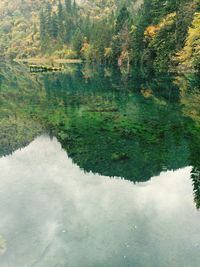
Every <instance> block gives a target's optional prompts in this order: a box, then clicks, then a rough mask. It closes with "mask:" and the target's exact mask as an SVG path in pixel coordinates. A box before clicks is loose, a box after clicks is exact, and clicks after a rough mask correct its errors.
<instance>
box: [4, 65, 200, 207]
mask: <svg viewBox="0 0 200 267" xmlns="http://www.w3.org/2000/svg"><path fill="white" fill-rule="evenodd" d="M198 81H199V77H197V76H194V75H193V76H189V77H185V76H178V77H174V76H169V75H166V74H165V75H161V76H158V77H148V76H146V75H145V74H143V73H141V72H137V71H135V70H132V72H131V73H128V74H126V77H125V73H124V72H123V73H122V74H121V73H120V70H118V69H115V68H109V67H106V68H104V67H95V66H87V65H86V66H80V65H79V66H76V65H73V66H72V67H69V66H66V67H65V71H64V72H63V73H46V74H41V75H40V74H37V75H30V73H28V71H27V68H26V67H25V66H19V65H16V66H13V65H12V66H11V65H5V66H4V67H2V68H1V84H0V86H1V98H0V100H1V106H0V111H1V112H0V116H1V122H0V155H7V154H10V153H12V152H13V151H15V150H16V149H18V148H22V147H24V146H26V145H27V144H29V143H30V142H31V141H32V140H34V138H35V137H37V136H39V135H40V134H41V133H48V134H49V135H50V136H55V137H56V138H57V140H58V141H59V142H60V143H61V145H62V147H63V148H64V149H65V150H66V151H67V153H68V155H69V157H70V158H71V159H72V161H73V163H75V164H77V165H78V166H79V167H80V168H81V169H82V170H84V171H87V172H90V171H91V172H93V173H97V174H100V175H104V176H109V177H111V176H116V177H123V178H124V179H127V180H130V181H132V182H145V181H148V180H149V179H150V178H151V177H152V176H157V175H159V174H160V172H162V171H165V170H176V169H179V168H183V167H185V166H192V167H193V168H194V172H195V173H197V172H196V170H198V168H199V162H198V161H199V158H200V155H199V151H200V149H199V143H200V142H199V141H200V140H199V136H200V130H199V129H200V127H199V123H200V120H199V118H200V111H199V109H198V103H199V100H200V98H199V95H200V94H199V90H198V89H199V88H198V87H199V82H198ZM194 99H195V101H193V100H194ZM192 179H193V183H194V194H195V201H196V203H197V207H199V205H198V203H199V199H200V194H199V190H198V188H199V186H198V185H199V178H198V176H197V175H196V174H195V178H194V174H193V176H192Z"/></svg>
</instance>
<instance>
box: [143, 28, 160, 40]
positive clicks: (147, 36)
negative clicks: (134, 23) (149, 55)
mask: <svg viewBox="0 0 200 267" xmlns="http://www.w3.org/2000/svg"><path fill="white" fill-rule="evenodd" d="M159 30H160V27H159V26H155V25H150V26H148V27H147V28H146V30H145V32H144V37H145V40H151V39H152V38H153V37H154V36H155V34H156V33H157V32H158V31H159Z"/></svg>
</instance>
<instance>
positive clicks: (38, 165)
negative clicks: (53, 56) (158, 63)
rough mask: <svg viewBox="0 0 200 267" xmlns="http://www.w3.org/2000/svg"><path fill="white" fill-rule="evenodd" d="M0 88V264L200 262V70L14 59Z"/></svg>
mask: <svg viewBox="0 0 200 267" xmlns="http://www.w3.org/2000/svg"><path fill="white" fill-rule="evenodd" d="M0 89H1V98H0V101H1V106H0V111H1V113H0V114H1V115H0V119H1V122H0V145H1V148H0V156H1V157H0V173H1V174H0V266H2V267H11V266H12V267H33V266H35V267H80V266H81V267H94V266H95V267H126V266H127V267H165V266H166V267H169V266H170V267H179V266H180V267H199V266H200V213H199V211H198V209H199V207H200V178H199V177H200V109H199V103H200V91H199V78H198V77H196V76H191V75H189V76H178V77H171V76H167V75H162V76H159V77H149V76H148V75H147V76H146V75H144V74H138V73H136V72H134V71H133V72H131V73H130V74H127V73H124V72H123V71H122V72H120V71H119V70H115V69H111V68H94V67H87V66H85V67H79V66H78V67H77V66H73V67H70V68H69V67H66V70H65V72H64V73H56V74H52V73H49V74H48V73H46V74H37V75H34V74H30V73H28V70H27V69H26V67H24V66H10V65H6V64H5V65H3V66H2V69H1V72H0Z"/></svg>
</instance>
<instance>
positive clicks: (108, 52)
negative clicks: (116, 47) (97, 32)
mask: <svg viewBox="0 0 200 267" xmlns="http://www.w3.org/2000/svg"><path fill="white" fill-rule="evenodd" d="M112 53H113V51H112V48H111V47H107V48H105V50H104V57H106V58H109V57H111V56H112Z"/></svg>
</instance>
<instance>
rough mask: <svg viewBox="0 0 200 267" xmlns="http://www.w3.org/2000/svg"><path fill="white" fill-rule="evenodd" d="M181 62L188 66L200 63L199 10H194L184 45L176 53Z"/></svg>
mask: <svg viewBox="0 0 200 267" xmlns="http://www.w3.org/2000/svg"><path fill="white" fill-rule="evenodd" d="M177 56H178V59H179V61H180V62H181V63H183V64H185V65H188V66H196V65H199V64H200V12H196V13H195V15H194V19H193V22H192V26H191V27H190V28H189V30H188V37H187V40H186V44H185V47H184V48H183V49H182V51H180V53H178V54H177Z"/></svg>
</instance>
